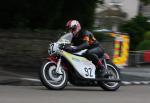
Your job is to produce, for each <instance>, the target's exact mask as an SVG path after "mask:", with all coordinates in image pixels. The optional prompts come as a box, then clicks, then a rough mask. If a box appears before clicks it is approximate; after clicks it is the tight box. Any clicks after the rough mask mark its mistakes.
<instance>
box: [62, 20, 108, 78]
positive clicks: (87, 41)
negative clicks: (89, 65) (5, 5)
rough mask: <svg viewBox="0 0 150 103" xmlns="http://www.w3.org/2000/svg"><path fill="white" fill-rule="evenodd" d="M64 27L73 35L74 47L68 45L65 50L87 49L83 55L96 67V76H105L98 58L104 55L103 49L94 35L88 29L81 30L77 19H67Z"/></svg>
mask: <svg viewBox="0 0 150 103" xmlns="http://www.w3.org/2000/svg"><path fill="white" fill-rule="evenodd" d="M66 29H67V30H68V31H69V32H71V33H72V35H73V36H72V40H71V43H72V45H73V46H74V47H71V46H68V47H66V48H65V50H66V51H68V52H77V51H80V50H83V49H88V50H87V52H86V53H85V54H84V56H85V57H86V58H87V59H89V60H91V61H92V62H93V63H94V64H95V66H96V68H97V69H96V76H97V77H107V76H108V73H107V71H106V69H105V67H104V66H103V65H102V62H101V60H100V58H102V56H103V55H104V49H103V48H102V46H101V45H100V43H99V42H98V41H97V40H96V38H95V37H94V35H93V34H92V33H91V32H90V31H88V30H83V29H82V28H81V25H80V23H79V21H77V20H69V21H68V22H67V23H66Z"/></svg>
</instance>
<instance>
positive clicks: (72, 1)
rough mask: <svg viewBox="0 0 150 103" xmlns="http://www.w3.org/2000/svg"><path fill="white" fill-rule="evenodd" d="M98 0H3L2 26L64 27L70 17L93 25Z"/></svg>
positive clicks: (0, 13)
mask: <svg viewBox="0 0 150 103" xmlns="http://www.w3.org/2000/svg"><path fill="white" fill-rule="evenodd" d="M96 1H97V0H1V1H0V28H31V29H35V28H48V29H58V28H62V27H63V28H64V25H65V23H66V22H67V20H69V19H77V20H79V21H80V22H81V23H82V24H83V26H85V27H87V28H88V27H91V26H92V23H93V20H94V17H93V13H94V8H95V5H96Z"/></svg>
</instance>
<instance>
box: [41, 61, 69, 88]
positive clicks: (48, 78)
mask: <svg viewBox="0 0 150 103" xmlns="http://www.w3.org/2000/svg"><path fill="white" fill-rule="evenodd" d="M39 76H40V80H41V82H42V84H43V85H44V86H45V87H47V88H48V89H52V90H61V89H64V88H65V86H66V85H67V81H68V75H67V72H66V71H65V70H64V68H63V67H62V74H58V73H57V72H56V64H55V63H52V62H49V61H46V62H45V63H44V64H43V65H42V67H41V70H40V73H39Z"/></svg>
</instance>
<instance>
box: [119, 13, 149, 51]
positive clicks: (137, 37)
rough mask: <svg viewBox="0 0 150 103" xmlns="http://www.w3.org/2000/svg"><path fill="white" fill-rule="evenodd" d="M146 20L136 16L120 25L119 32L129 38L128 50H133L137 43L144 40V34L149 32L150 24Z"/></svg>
mask: <svg viewBox="0 0 150 103" xmlns="http://www.w3.org/2000/svg"><path fill="white" fill-rule="evenodd" d="M147 20H148V19H147V18H146V17H144V16H142V15H138V16H136V17H135V18H133V19H132V20H130V21H127V22H126V23H124V24H123V25H121V27H120V30H121V31H122V32H126V33H128V34H129V36H130V41H131V42H130V49H131V50H135V49H136V48H137V46H138V45H139V43H140V42H141V41H142V40H143V39H144V33H145V32H146V31H149V30H150V23H148V22H147Z"/></svg>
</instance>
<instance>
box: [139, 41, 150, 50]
mask: <svg viewBox="0 0 150 103" xmlns="http://www.w3.org/2000/svg"><path fill="white" fill-rule="evenodd" d="M137 49H138V50H150V40H144V41H142V42H141V43H140V44H139V45H138V47H137Z"/></svg>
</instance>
